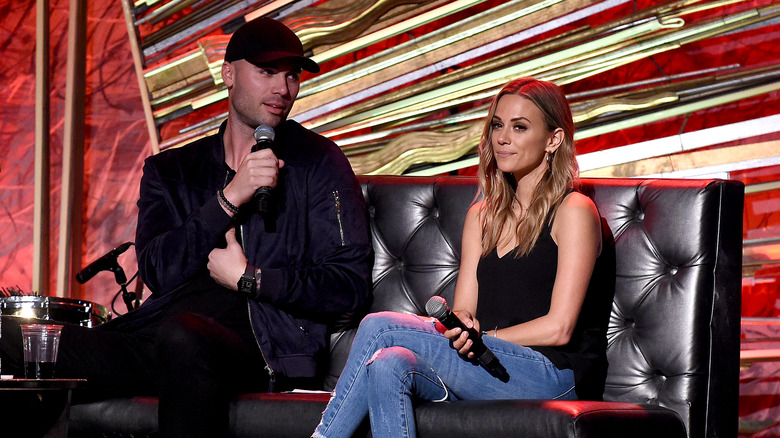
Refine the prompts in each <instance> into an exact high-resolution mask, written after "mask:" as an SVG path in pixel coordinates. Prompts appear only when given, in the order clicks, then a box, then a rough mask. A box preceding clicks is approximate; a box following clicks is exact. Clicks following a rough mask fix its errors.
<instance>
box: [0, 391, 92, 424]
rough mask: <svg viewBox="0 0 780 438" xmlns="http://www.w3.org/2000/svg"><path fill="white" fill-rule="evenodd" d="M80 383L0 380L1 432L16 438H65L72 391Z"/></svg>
mask: <svg viewBox="0 0 780 438" xmlns="http://www.w3.org/2000/svg"><path fill="white" fill-rule="evenodd" d="M86 382H87V381H86V380H82V379H40V380H38V379H6V380H0V406H2V408H1V409H0V431H2V434H3V436H6V433H9V435H8V436H9V437H10V436H13V437H19V438H27V437H30V438H67V436H68V415H69V414H70V400H71V392H72V390H73V389H75V388H77V387H79V386H80V385H83V384H84V383H86Z"/></svg>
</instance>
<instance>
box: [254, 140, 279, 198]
mask: <svg viewBox="0 0 780 438" xmlns="http://www.w3.org/2000/svg"><path fill="white" fill-rule="evenodd" d="M253 136H254V137H255V142H256V143H255V145H254V146H252V152H257V151H260V150H263V149H267V148H270V147H272V146H273V144H274V138H275V137H276V133H274V128H271V127H270V126H268V125H260V126H258V127H257V129H255V133H254V134H253ZM252 199H253V200H254V205H255V209H256V210H257V212H258V213H265V212H267V211H268V207H269V203H270V201H271V188H270V187H260V188H259V189H257V190H255V194H254V196H253V198H252Z"/></svg>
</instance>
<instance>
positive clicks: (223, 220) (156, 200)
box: [136, 158, 230, 294]
mask: <svg viewBox="0 0 780 438" xmlns="http://www.w3.org/2000/svg"><path fill="white" fill-rule="evenodd" d="M174 165H175V164H174ZM186 183H187V182H186V181H181V182H180V184H179V187H180V188H181V187H184V185H185V184H186ZM172 191H173V189H172V188H171V187H169V186H166V185H165V184H164V182H163V178H161V176H160V170H159V169H158V168H157V161H156V160H154V159H153V158H149V159H147V160H146V162H145V164H144V170H143V176H142V177H141V191H140V198H139V200H138V210H139V211H138V226H137V230H136V248H137V255H138V270H139V273H140V276H141V278H142V279H143V281H144V283H145V284H146V285H147V286H148V287H149V289H150V290H151V291H152V292H154V293H155V294H165V293H168V292H170V291H172V290H174V289H176V288H177V287H179V286H181V285H183V284H185V283H187V282H188V281H190V280H191V279H192V278H193V277H194V276H196V275H197V274H199V273H200V272H201V271H203V270H205V267H206V262H207V260H208V254H209V252H210V251H211V250H212V249H214V247H215V246H216V244H217V242H219V241H220V240H221V238H222V236H223V235H224V233H225V231H226V230H227V229H228V227H229V225H230V216H229V215H228V214H227V213H225V211H224V210H223V209H222V207H221V206H220V205H219V202H218V201H217V194H216V191H215V192H214V193H213V194H210V195H209V194H204V196H202V197H203V200H198V199H197V198H198V197H196V196H193V195H192V194H190V193H172ZM199 202H201V203H202V205H196V204H197V203H199ZM204 272H205V271H204Z"/></svg>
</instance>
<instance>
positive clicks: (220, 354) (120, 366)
mask: <svg viewBox="0 0 780 438" xmlns="http://www.w3.org/2000/svg"><path fill="white" fill-rule="evenodd" d="M20 322H23V321H22V320H19V319H17V318H13V317H4V318H3V325H2V337H0V357H2V372H3V374H15V375H17V376H22V375H24V368H23V366H24V363H23V355H22V350H21V330H20V328H19V323H20ZM264 366H265V363H264V361H263V359H262V354H261V353H260V351H259V348H258V346H257V343H256V342H255V341H254V337H253V335H252V329H251V327H250V325H249V317H248V311H247V304H246V300H245V299H243V298H241V297H238V296H236V295H233V294H231V293H230V292H229V291H226V290H224V289H203V290H197V291H193V292H192V293H189V294H187V295H186V296H184V297H183V298H182V299H181V300H177V302H176V303H174V305H172V306H171V308H170V309H169V310H168V311H166V313H165V315H164V316H163V317H162V318H161V319H160V321H158V322H155V323H152V324H150V325H148V326H146V327H144V328H142V329H139V330H134V331H132V332H122V331H114V330H104V329H102V328H101V327H96V328H92V329H90V328H85V327H79V326H73V325H65V326H64V327H63V331H62V337H61V339H60V348H59V353H58V357H57V365H56V376H57V377H62V378H83V379H87V387H86V388H85V390H83V391H82V390H79V391H77V393H76V394H74V402H76V403H78V402H79V401H89V400H94V399H102V398H109V397H117V396H130V395H155V396H158V397H159V401H160V404H159V426H160V435H161V436H163V437H225V436H227V431H228V424H229V419H228V406H229V401H230V399H232V398H233V397H235V395H237V394H239V393H242V392H256V391H264V390H265V389H266V388H267V376H266V375H265V371H264Z"/></svg>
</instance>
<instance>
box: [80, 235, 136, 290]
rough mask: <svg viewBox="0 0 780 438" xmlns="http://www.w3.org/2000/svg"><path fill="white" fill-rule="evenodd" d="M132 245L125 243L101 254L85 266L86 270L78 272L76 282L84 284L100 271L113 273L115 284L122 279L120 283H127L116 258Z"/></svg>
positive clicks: (131, 243)
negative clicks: (115, 278) (115, 279)
mask: <svg viewBox="0 0 780 438" xmlns="http://www.w3.org/2000/svg"><path fill="white" fill-rule="evenodd" d="M132 245H133V242H125V243H123V244H121V245H119V246H117V247H116V248H114V249H112V250H111V251H109V252H107V253H105V254H103V255H102V256H101V257H100V258H99V259H97V260H95V261H94V262H92V263H90V264H89V265H87V267H86V268H84V269H82V270H81V271H79V273H78V274H76V281H78V282H79V283H81V284H84V283H86V282H87V281H89V279H91V278H92V277H94V276H95V274H97V273H98V272H100V271H113V272H114V274H115V276H116V277H117V282H119V281H120V280H122V279H124V280H122V283H124V282H127V277H126V276H125V274H124V271H123V270H122V268H121V267H120V266H119V263H117V258H118V257H119V255H120V254H122V253H123V252H125V251H127V249H128V248H130V246H132Z"/></svg>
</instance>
